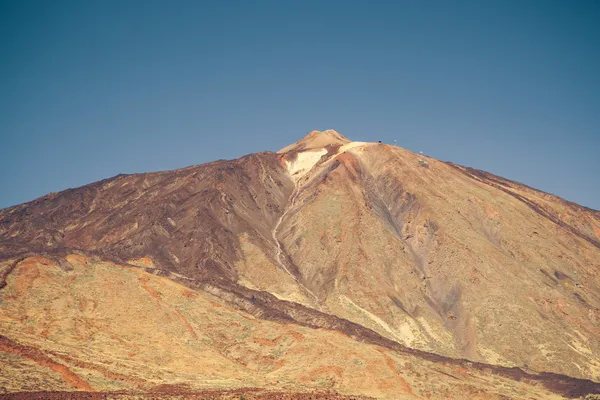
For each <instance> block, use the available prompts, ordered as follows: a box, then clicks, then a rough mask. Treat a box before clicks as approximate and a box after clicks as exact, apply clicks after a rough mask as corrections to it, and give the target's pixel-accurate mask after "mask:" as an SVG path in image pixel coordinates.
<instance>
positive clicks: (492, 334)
mask: <svg viewBox="0 0 600 400" xmlns="http://www.w3.org/2000/svg"><path fill="white" fill-rule="evenodd" d="M0 257H1V259H2V260H4V263H3V264H2V269H1V270H0V287H2V289H0V298H1V300H2V301H1V302H0V318H2V321H3V322H2V328H1V332H0V334H2V335H3V342H2V347H0V356H1V357H4V358H3V359H2V360H3V365H4V368H8V369H7V370H6V371H7V373H6V374H2V375H3V376H6V377H8V378H6V382H4V383H1V384H0V386H3V387H4V388H5V389H6V390H9V391H18V390H71V389H73V388H75V389H83V390H89V389H95V390H119V389H121V388H123V389H131V390H133V389H135V390H146V391H148V390H150V391H151V390H153V388H154V387H155V386H157V385H161V384H184V385H186V386H185V387H187V388H191V389H206V388H210V389H214V388H236V387H241V386H243V387H256V388H263V389H286V390H289V391H292V392H298V391H302V389H306V388H311V389H315V390H317V389H323V388H327V389H330V390H334V391H336V392H339V393H343V394H352V395H368V396H374V397H381V398H399V397H401V396H400V395H398V393H403V394H402V396H405V397H410V396H427V395H431V396H433V397H438V398H444V397H448V396H450V397H458V396H460V394H461V393H463V392H464V393H466V394H465V395H464V396H463V397H465V398H473V397H476V396H482V398H490V396H507V397H510V398H515V397H527V396H533V397H536V396H537V397H540V398H545V397H552V396H568V397H573V396H579V395H583V394H585V393H589V392H594V391H597V390H598V385H597V384H595V383H594V381H596V382H597V381H600V325H599V323H598V318H600V311H599V307H600V289H599V288H600V278H599V277H598V274H597V271H598V270H599V269H600V213H599V212H598V211H594V210H590V209H586V208H584V207H581V206H578V205H576V204H573V203H569V202H566V201H564V200H562V199H560V198H558V197H556V196H552V195H549V194H546V193H542V192H539V191H536V190H534V189H532V188H529V187H527V186H524V185H521V184H519V183H516V182H512V181H508V180H506V179H503V178H500V177H497V176H493V175H491V174H488V173H485V172H483V171H477V170H473V169H470V168H465V167H461V166H458V165H455V164H451V163H444V162H441V161H438V160H435V159H431V158H429V157H424V156H422V155H417V154H414V153H411V152H409V151H407V150H404V149H402V148H399V147H396V146H390V145H386V144H379V143H362V142H351V141H350V140H348V139H347V138H345V137H343V136H341V135H340V134H338V133H337V132H335V131H325V132H318V131H314V132H312V133H310V134H309V135H308V136H306V137H305V138H303V139H302V140H300V141H299V142H296V143H294V144H292V145H290V146H288V147H286V148H284V149H282V150H281V151H279V152H278V153H271V152H266V153H258V154H252V155H248V156H245V157H242V158H240V159H237V160H232V161H216V162H213V163H209V164H204V165H199V166H193V167H188V168H184V169H180V170H176V171H167V172H159V173H151V174H136V175H120V176H117V177H114V178H111V179H108V180H105V181H101V182H97V183H94V184H91V185H88V186H84V187H81V188H77V189H71V190H68V191H65V192H61V193H54V194H49V195H47V196H45V197H43V198H39V199H37V200H34V201H32V202H29V203H25V204H22V205H19V206H15V207H11V208H8V209H5V210H1V211H0ZM74 283H78V284H74ZM82 299H83V300H82ZM190 302H191V303H190ZM100 303H102V304H103V306H102V307H101V308H98V307H100V306H99V304H100ZM94 304H95V305H94ZM223 309H226V310H228V312H227V313H224V311H222V310H223ZM215 313H217V315H213V314H215ZM223 313H224V314H223ZM209 315H210V316H211V317H210V318H214V319H212V320H211V319H210V318H209V317H208V316H209ZM242 319H243V320H244V321H252V323H251V324H250V325H251V327H249V326H247V325H244V324H242V326H243V327H244V329H242V331H243V332H237V329H238V328H233V327H234V326H237V325H236V324H235V322H236V321H237V322H239V321H241V320H242ZM292 331H294V332H296V331H297V332H300V333H301V334H302V336H303V337H304V339H303V340H304V341H305V343H306V344H305V345H304V346H300V347H294V346H296V342H295V339H294V338H297V337H299V336H298V335H295V334H294V333H292ZM297 332H296V333H297ZM335 332H339V333H335ZM340 333H341V334H340ZM207 335H208V338H206V336H207ZM327 335H333V336H327ZM111 338H112V339H111ZM307 338H308V339H307ZM254 339H256V340H254ZM273 341H275V342H273ZM273 343H275V344H273ZM284 345H285V346H284ZM165 346H168V349H165ZM282 346H283V347H284V348H281V347H282ZM133 348H135V349H137V350H135V351H132V349H133ZM319 348H321V349H322V350H319ZM167 352H168V353H169V354H172V356H167V355H165V353H167ZM352 352H356V353H357V354H359V356H357V357H358V359H357V360H358V361H352V360H350V359H349V358H348V357H351V356H350V354H352ZM24 354H33V356H27V355H24ZM224 354H225V355H224ZM367 354H368V356H367ZM44 357H45V358H44ZM61 357H62V358H61ZM65 357H66V359H65ZM165 357H166V358H165ZM169 357H170V358H169ZM361 357H362V358H361ZM370 357H371V358H370ZM386 357H387V358H386ZM388 358H389V359H391V360H392V361H391V362H390V361H389V360H388ZM167 359H168V360H167ZM460 359H464V360H468V361H459V360H460ZM61 360H62V361H61ZM169 360H170V361H169ZM192 360H195V361H192ZM197 360H203V361H202V362H200V363H199V364H198V361H197ZM365 360H367V361H365ZM368 360H371V361H368ZM53 363H55V364H57V365H62V366H63V367H64V368H67V370H68V371H80V373H77V372H72V373H73V374H74V375H75V376H77V377H79V378H78V379H80V380H81V381H83V382H87V386H86V385H84V386H81V385H82V383H81V382H79V381H77V380H76V379H74V378H72V377H71V378H68V377H66V376H65V375H63V374H61V373H60V372H57V371H63V372H64V370H62V369H61V368H62V367H60V366H58V367H57V366H56V365H54V364H53ZM203 363H204V364H203ZM103 364H104V365H103ZM107 364H108V365H107ZM392 364H393V367H392ZM144 365H146V366H145V367H144ZM286 365H287V368H286V367H285V366H286ZM386 365H387V366H388V369H389V370H390V371H391V372H390V371H388V370H385V371H383V370H381V368H385V366H386ZM513 367H519V368H520V369H517V368H513ZM154 368H156V370H154ZM319 368H321V369H319ZM313 369H317V370H318V371H321V372H317V373H314V374H312V375H311V372H310V371H312V370H313ZM208 370H210V371H212V372H214V374H213V375H211V376H206V374H204V373H203V372H201V371H208ZM450 370H452V371H454V372H452V371H450ZM458 370H460V371H462V375H460V376H458V375H456V371H458ZM19 371H26V374H23V373H22V372H19ZM102 371H104V372H102ZM257 371H260V372H261V374H264V375H265V376H266V377H271V378H272V379H271V380H269V379H267V378H264V379H263V378H259V376H258V375H257V373H256V372H257ZM411 371H412V372H411ZM440 371H441V372H440ZM212 372H211V373H212ZM413 373H414V374H413ZM540 373H542V374H541V375H539V374H540ZM543 373H545V374H543ZM82 374H83V375H85V374H91V375H93V378H90V379H84V378H82ZM107 374H108V375H107ZM115 374H116V375H115ZM199 374H200V375H201V376H202V378H201V379H199V378H198V375H199ZM390 374H391V375H390ZM552 374H558V375H552ZM117 375H118V376H122V379H121V380H119V379H116V378H115V376H117ZM208 375H210V374H208ZM308 375H310V377H307V376H308ZM67 376H70V375H68V374H67ZM25 377H28V379H26V378H25ZM364 377H367V379H364ZM382 377H385V378H382ZM29 378H30V379H29ZM113 378H114V379H113ZM36 380H37V381H36ZM25 381H28V382H34V383H32V384H29V385H28V384H26V382H25ZM325 381H326V382H327V383H325ZM35 382H37V383H35ZM115 382H122V384H116V383H115ZM294 382H299V384H294ZM436 382H439V384H437V383H436ZM494 382H495V383H494ZM549 382H555V383H556V384H555V385H552V384H550V383H549ZM78 385H79V386H78Z"/></svg>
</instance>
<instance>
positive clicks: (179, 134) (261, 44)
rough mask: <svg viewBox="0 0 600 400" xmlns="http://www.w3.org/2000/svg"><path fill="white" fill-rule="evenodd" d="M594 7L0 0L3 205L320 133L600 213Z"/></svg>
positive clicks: (482, 0) (597, 9)
mask: <svg viewBox="0 0 600 400" xmlns="http://www.w3.org/2000/svg"><path fill="white" fill-rule="evenodd" d="M599 20H600V2H598V1H585V0H580V1H567V0H565V1H553V0H529V1H520V0H519V1H508V0H506V1H488V0H477V1H450V2H449V1H417V0H406V1H402V0H398V1H366V0H365V1H351V0H345V1H302V2H300V1H287V0H285V1H262V0H256V1H227V0H224V1H170V2H167V1H141V0H139V1H112V0H106V1H93V0H89V1H61V0H57V1H52V2H50V1H26V0H18V1H4V0H0V52H1V53H0V54H1V58H0V88H1V90H0V148H1V149H2V156H1V157H0V208H2V207H7V206H10V205H14V204H17V203H21V202H25V201H28V200H31V199H33V198H35V197H38V196H41V195H44V194H45V193H48V192H55V191H60V190H64V189H67V188H69V187H76V186H81V185H84V184H87V183H91V182H93V181H97V180H100V179H103V178H107V177H110V176H114V175H116V174H118V173H134V172H148V171H158V170H164V169H174V168H179V167H184V166H188V165H192V164H200V163H204V162H208V161H211V160H214V159H219V158H225V159H227V158H237V157H239V156H242V155H244V154H247V153H253V152H257V151H263V150H273V151H276V150H278V149H279V148H281V147H284V146H285V145H287V144H289V143H292V142H294V141H296V140H298V139H300V138H301V137H302V136H303V135H305V134H306V133H308V132H310V131H311V130H313V129H318V130H324V129H335V130H337V131H338V132H340V133H342V134H343V135H345V136H347V137H349V138H350V139H353V140H363V141H375V140H383V141H386V142H393V141H394V140H397V141H398V144H399V145H400V146H402V147H404V148H407V149H409V150H413V151H423V152H424V153H426V154H429V155H431V156H433V157H435V158H439V159H442V160H448V161H453V162H456V163H459V164H463V165H467V166H471V167H474V168H478V169H483V170H486V171H489V172H492V173H495V174H498V175H501V176H504V177H506V178H509V179H513V180H517V181H520V182H523V183H525V184H528V185H530V186H533V187H535V188H538V189H541V190H544V191H547V192H551V193H554V194H557V195H559V196H561V197H564V198H566V199H568V200H571V201H575V202H577V203H580V204H582V205H585V206H588V207H591V208H594V209H600V184H599V182H600V180H599V178H598V176H599V175H600V161H599V158H598V152H599V151H600V74H599V73H598V71H600V24H598V22H597V21H599Z"/></svg>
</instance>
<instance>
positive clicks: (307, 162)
mask: <svg viewBox="0 0 600 400" xmlns="http://www.w3.org/2000/svg"><path fill="white" fill-rule="evenodd" d="M324 154H327V150H325V149H323V148H321V149H319V150H310V151H302V152H299V153H297V154H296V159H295V160H294V161H287V160H286V161H285V166H286V167H287V170H288V173H289V174H290V175H291V177H292V178H293V179H294V181H295V182H297V181H298V180H299V179H300V178H302V177H303V176H304V175H306V174H307V173H308V172H309V171H310V170H311V169H312V167H314V166H315V164H316V163H317V162H319V160H320V159H321V157H322V156H323V155H324Z"/></svg>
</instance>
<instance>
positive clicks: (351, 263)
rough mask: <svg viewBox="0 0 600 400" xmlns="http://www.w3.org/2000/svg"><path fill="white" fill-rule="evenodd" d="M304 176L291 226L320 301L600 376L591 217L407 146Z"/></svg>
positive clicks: (356, 150) (367, 151) (360, 150)
mask: <svg viewBox="0 0 600 400" xmlns="http://www.w3.org/2000/svg"><path fill="white" fill-rule="evenodd" d="M513 184H514V183H513ZM298 185H299V186H300V189H299V193H300V194H299V196H298V198H297V199H296V201H295V204H294V211H293V212H290V213H288V215H289V217H288V218H287V219H286V221H285V223H284V228H283V229H282V235H281V237H282V241H283V242H284V243H285V248H286V250H287V252H288V253H289V254H290V256H291V262H292V263H293V264H294V265H296V266H298V268H299V270H300V274H301V276H302V280H303V281H304V282H305V284H306V286H307V287H308V288H309V289H310V290H312V291H313V292H314V293H316V294H318V296H319V299H320V302H321V304H320V307H321V308H322V309H326V310H328V311H329V312H332V313H334V314H336V315H339V316H343V317H344V318H348V319H350V320H352V321H355V322H358V323H360V324H362V325H364V326H367V327H369V328H371V329H373V330H375V331H377V332H379V333H380V334H382V335H384V336H386V337H389V338H390V339H393V340H397V341H400V342H401V343H405V344H406V345H408V346H411V347H416V348H421V349H426V350H429V351H434V352H437V353H440V354H447V355H451V356H454V357H466V358H469V359H473V360H479V361H485V362H489V363H494V364H501V365H519V366H528V367H530V368H533V369H536V370H549V371H555V372H560V373H566V374H570V375H573V376H584V377H590V378H594V379H599V378H600V351H599V349H600V337H599V333H600V331H599V329H598V317H600V314H599V312H598V307H599V305H600V290H599V285H600V279H599V275H598V274H597V271H598V270H599V269H600V251H599V249H598V247H597V246H596V245H595V243H594V242H593V240H586V239H585V237H582V236H584V234H585V235H589V234H590V232H591V231H592V229H588V230H587V231H586V232H585V233H584V234H580V235H577V234H575V233H579V231H576V232H575V233H574V232H573V231H574V229H567V228H566V227H565V226H561V225H559V224H557V223H556V222H555V221H553V220H552V219H549V218H548V217H547V216H545V215H543V214H542V213H540V212H539V211H538V210H536V209H535V208H534V207H532V206H531V204H529V203H527V202H524V201H523V200H522V199H519V198H518V197H516V196H514V195H512V194H510V193H507V192H506V191H503V190H500V189H499V188H498V187H496V186H492V185H489V184H486V183H485V182H483V181H480V180H475V179H473V178H472V177H470V176H469V175H468V174H464V173H462V172H460V171H459V169H458V168H457V167H455V166H452V165H449V164H446V163H442V162H439V161H437V160H434V159H431V158H427V157H423V156H420V155H417V154H414V153H411V152H409V151H406V150H404V149H401V148H398V147H395V146H388V145H381V144H363V145H360V146H356V147H353V148H351V149H349V150H346V151H344V152H341V153H339V154H336V155H334V156H333V157H331V158H330V159H327V160H325V158H324V159H323V162H321V163H320V164H317V165H315V166H314V168H313V170H312V171H311V173H310V174H309V175H307V176H306V177H304V178H302V179H301V180H300V181H299V183H298ZM514 185H515V187H516V188H517V189H515V190H518V191H519V193H523V194H522V196H526V195H527V193H529V192H533V193H537V196H539V197H544V198H545V207H548V208H550V207H554V208H556V209H560V208H565V207H571V208H573V209H574V210H576V211H577V212H581V213H583V215H587V216H590V217H585V219H584V221H583V222H582V224H588V225H591V226H595V227H597V225H595V224H596V222H595V221H596V220H594V219H592V218H597V212H594V211H592V210H587V211H586V210H585V209H583V208H582V207H579V208H577V207H574V206H573V205H572V203H571V204H568V203H566V202H564V201H562V203H561V200H560V199H558V198H556V197H553V196H549V195H548V196H542V194H540V193H539V192H535V191H533V190H532V189H528V188H525V187H522V186H520V185H518V184H514ZM531 201H532V202H534V201H538V197H535V198H532V200H531ZM571 215H574V214H573V213H572V214H571ZM575 229H576V228H575ZM596 229H597V228H596Z"/></svg>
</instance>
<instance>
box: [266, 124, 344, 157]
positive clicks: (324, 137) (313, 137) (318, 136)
mask: <svg viewBox="0 0 600 400" xmlns="http://www.w3.org/2000/svg"><path fill="white" fill-rule="evenodd" d="M350 142H351V140H350V139H348V138H347V137H345V136H343V135H341V134H339V133H338V132H336V131H335V130H333V129H327V130H324V131H317V130H315V131H312V132H310V133H309V134H308V135H306V136H304V137H303V138H302V139H300V140H298V141H297V142H295V143H293V144H291V145H289V146H287V147H284V148H283V149H281V150H279V151H278V153H287V152H290V151H303V150H311V149H320V148H323V147H325V146H329V145H340V146H343V145H345V144H347V143H350Z"/></svg>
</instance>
